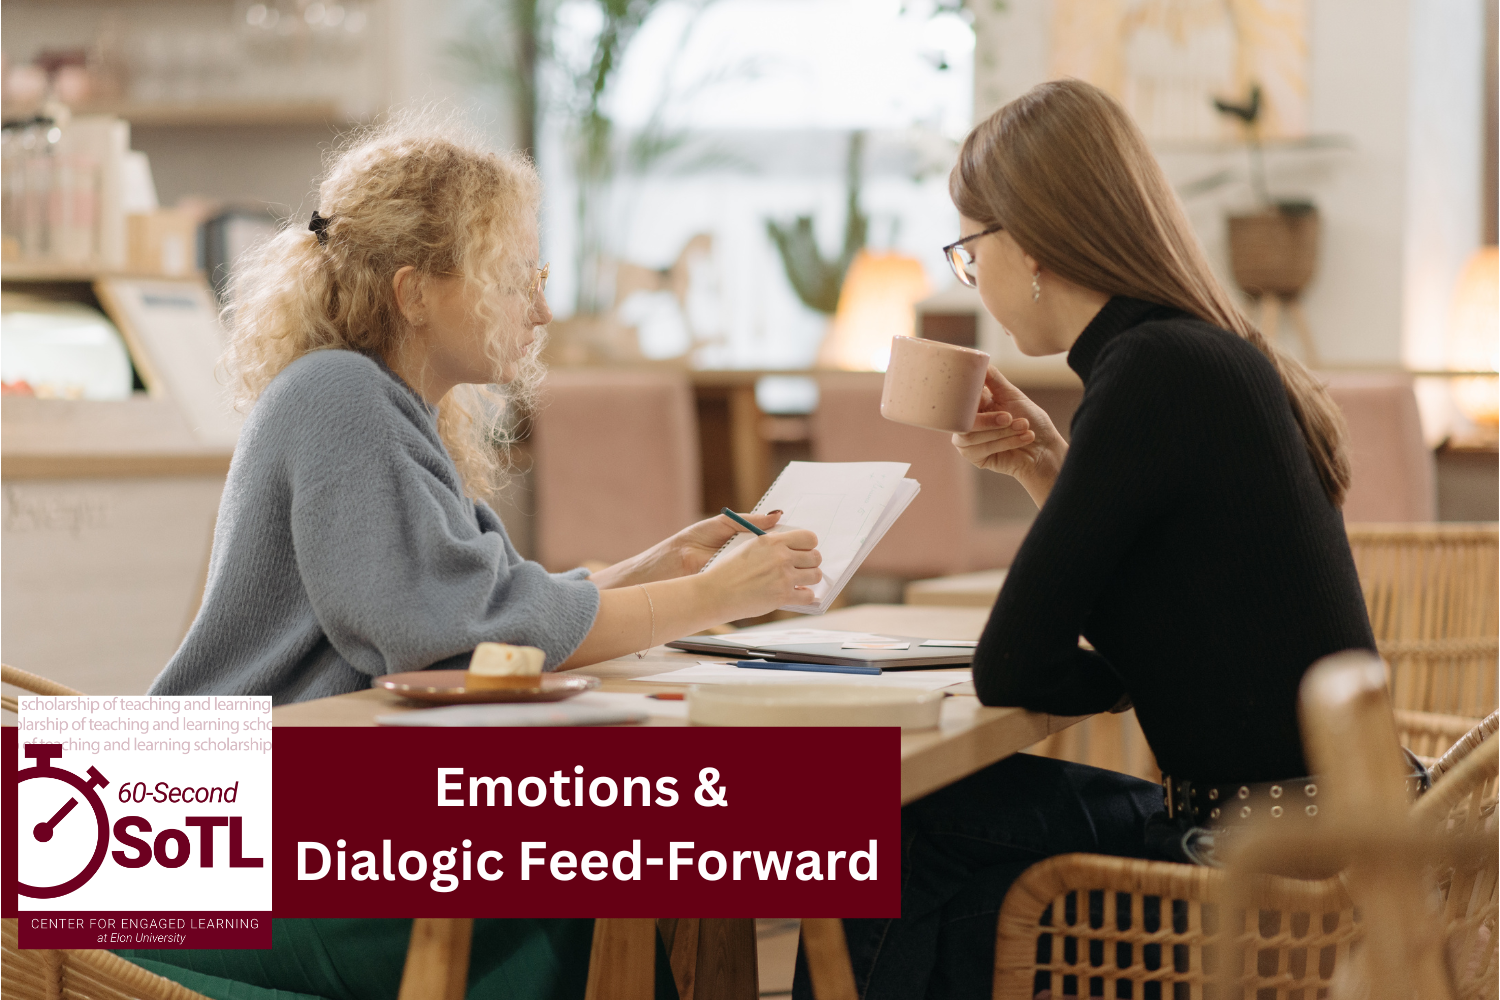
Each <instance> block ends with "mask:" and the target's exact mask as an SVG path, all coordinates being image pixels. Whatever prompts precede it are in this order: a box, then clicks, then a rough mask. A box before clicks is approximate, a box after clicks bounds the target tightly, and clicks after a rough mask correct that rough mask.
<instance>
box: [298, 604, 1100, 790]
mask: <svg viewBox="0 0 1500 1000" xmlns="http://www.w3.org/2000/svg"><path fill="white" fill-rule="evenodd" d="M988 616H989V611H988V609H987V608H963V607H931V606H910V605H901V604H862V605H858V606H856V607H852V608H840V609H839V610H837V611H830V612H828V613H827V614H825V615H823V616H822V617H820V618H816V619H810V620H808V621H807V622H806V623H805V624H806V626H808V627H815V628H833V629H844V630H848V631H852V632H895V633H897V634H900V635H924V636H930V637H942V638H945V639H977V638H978V637H979V633H980V630H981V629H982V628H983V627H984V622H985V619H986V618H988ZM802 625H804V623H803V622H801V621H790V622H777V623H775V624H773V625H768V626H759V627H760V628H786V627H788V626H802ZM751 631H753V630H751ZM703 659H712V657H708V656H705V655H704V654H702V653H684V652H681V651H678V650H673V649H667V648H666V647H665V646H658V647H656V648H655V649H652V650H651V651H649V652H648V653H647V654H646V655H645V657H643V658H640V659H637V658H636V657H635V656H629V657H621V658H619V659H615V660H608V661H605V662H604V663H598V664H595V665H593V666H591V667H579V668H578V669H577V670H576V671H573V672H575V673H580V674H590V675H592V676H595V677H598V678H600V679H601V680H602V681H603V685H602V686H601V690H604V691H637V692H640V691H656V692H665V691H674V690H682V688H679V687H674V686H673V685H670V684H659V683H655V682H643V681H639V680H636V678H638V677H643V676H646V675H648V674H657V673H663V672H665V671H668V670H676V669H678V668H680V667H684V666H689V665H691V664H693V663H696V662H697V661H699V660H703ZM959 690H961V691H967V692H968V693H961V694H954V695H953V696H952V697H950V698H947V699H945V700H944V702H943V713H942V718H941V721H940V723H939V726H938V728H937V729H931V730H925V731H921V732H912V733H906V734H903V735H902V737H901V802H902V804H903V805H904V804H905V803H907V802H911V801H913V800H915V799H919V798H921V797H922V796H924V795H926V794H927V793H929V792H932V791H936V790H937V789H939V788H942V787H943V786H944V785H948V784H952V783H953V782H955V781H957V780H959V779H960V778H963V777H966V776H968V775H970V774H973V773H974V772H976V771H979V770H981V769H982V768H985V767H987V766H989V765H990V764H993V763H994V762H995V761H997V760H1001V759H1002V758H1004V757H1008V756H1010V755H1011V754H1013V753H1015V752H1016V751H1018V750H1021V749H1024V748H1025V747H1028V746H1030V745H1031V744H1033V743H1036V742H1037V741H1039V740H1041V739H1042V738H1043V737H1045V736H1047V735H1048V734H1049V733H1054V732H1057V731H1058V730H1060V729H1065V728H1067V727H1068V726H1071V725H1072V724H1073V723H1075V722H1077V721H1079V720H1078V719H1077V718H1073V717H1064V716H1055V715H1046V714H1044V713H1040V712H1028V711H1025V710H1024V709H1019V708H987V707H985V706H983V705H981V704H979V700H978V699H977V698H975V697H974V696H973V694H972V690H973V689H972V687H965V688H960V689H959ZM421 707H422V706H420V705H416V704H413V703H411V702H407V701H404V700H402V699H401V698H400V697H398V696H396V695H394V694H391V693H390V692H388V691H380V690H375V689H370V690H367V691H356V692H354V693H353V694H345V695H338V696H337V697H333V698H319V699H317V700H315V701H304V702H298V703H296V704H293V705H283V706H281V707H280V708H277V709H275V710H274V711H272V713H271V721H272V723H273V724H274V725H277V726H373V725H375V717H376V716H378V715H389V714H392V713H395V712H406V711H416V710H419V709H420V708H421ZM686 724H687V723H686V722H685V721H684V720H682V719H676V718H653V719H651V720H650V722H648V723H646V725H653V726H682V725H686Z"/></svg>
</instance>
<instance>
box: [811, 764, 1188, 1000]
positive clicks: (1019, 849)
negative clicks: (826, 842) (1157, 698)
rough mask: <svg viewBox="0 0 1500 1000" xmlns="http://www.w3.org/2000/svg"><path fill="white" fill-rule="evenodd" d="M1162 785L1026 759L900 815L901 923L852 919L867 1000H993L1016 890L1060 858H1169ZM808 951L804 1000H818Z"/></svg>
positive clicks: (850, 935)
mask: <svg viewBox="0 0 1500 1000" xmlns="http://www.w3.org/2000/svg"><path fill="white" fill-rule="evenodd" d="M1161 811H1162V791H1161V786H1160V785H1157V784H1153V783H1152V782H1149V781H1142V780H1141V779H1139V778H1132V777H1129V776H1128V775H1124V774H1118V773H1116V772H1114V771H1105V770H1102V769H1100V768H1097V767H1087V766H1085V765H1082V764H1070V763H1067V762H1066V761H1059V760H1052V759H1050V758H1047V757H1033V756H1031V755H1029V754H1016V755H1015V756H1014V757H1008V758H1006V759H1005V760H1002V761H1000V762H999V763H997V764H993V765H991V766H990V767H987V768H985V769H984V770H983V771H980V772H978V773H977V774H973V775H970V776H969V777H967V778H965V779H963V780H962V781H959V782H957V783H955V784H952V785H949V786H948V787H947V788H943V789H940V790H938V791H936V792H933V793H932V794H931V795H929V796H927V797H926V798H924V799H921V800H919V801H917V802H913V803H912V804H911V805H909V806H907V807H906V808H904V809H902V810H901V917H900V919H890V918H880V919H871V918H858V919H846V920H845V921H844V935H845V937H846V938H847V939H848V942H849V958H850V960H851V962H852V963H853V965H854V983H855V988H856V989H857V990H858V991H859V996H860V997H861V998H862V1000H916V998H919V997H927V998H942V1000H947V998H950V997H952V998H964V1000H968V998H973V1000H988V998H989V997H990V995H991V990H992V987H993V982H994V964H995V923H996V919H997V917H998V916H999V913H1000V903H1001V902H1002V901H1003V900H1004V899H1005V893H1006V892H1007V891H1008V890H1009V889H1010V886H1011V883H1012V882H1014V881H1015V880H1016V879H1017V878H1019V877H1020V875H1021V873H1022V872H1024V871H1025V870H1026V869H1027V868H1029V867H1030V866H1031V865H1033V864H1035V863H1036V862H1038V861H1041V860H1042V859H1044V858H1048V857H1051V856H1053V855H1056V854H1068V853H1071V852H1074V851H1086V852H1088V853H1090V854H1113V855H1116V856H1119V857H1128V858H1164V857H1165V856H1164V855H1163V854H1162V853H1160V852H1159V851H1157V850H1153V849H1152V848H1151V847H1148V845H1147V838H1146V821H1147V819H1148V818H1150V817H1151V816H1152V815H1153V814H1155V813H1160V812H1161ZM812 995H813V994H812V983H811V981H810V980H809V979H808V974H807V962H806V959H805V957H804V956H803V954H802V951H801V948H800V947H799V949H798V952H797V972H796V977H795V979H794V980H793V985H792V996H793V997H794V998H795V1000H812Z"/></svg>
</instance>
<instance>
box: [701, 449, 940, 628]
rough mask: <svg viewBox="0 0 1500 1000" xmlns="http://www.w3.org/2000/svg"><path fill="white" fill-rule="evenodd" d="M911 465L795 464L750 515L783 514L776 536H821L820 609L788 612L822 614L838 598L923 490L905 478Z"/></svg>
mask: <svg viewBox="0 0 1500 1000" xmlns="http://www.w3.org/2000/svg"><path fill="white" fill-rule="evenodd" d="M909 468H911V466H910V465H908V464H907V463H906V462H791V463H789V464H788V465H787V467H786V469H785V470H784V471H783V472H782V473H781V475H780V476H777V477H776V482H774V483H772V484H771V488H770V489H769V490H767V491H766V495H765V496H763V497H761V498H760V502H759V503H757V504H756V505H755V509H754V510H753V511H751V513H754V514H761V513H764V512H766V511H768V510H782V511H785V512H786V513H785V514H784V515H782V518H781V521H780V522H779V523H778V524H777V526H776V527H775V528H773V529H772V530H773V531H789V530H792V529H794V528H807V529H810V530H811V531H813V532H814V533H815V534H816V535H817V536H818V551H819V552H821V553H822V555H823V566H822V569H823V580H822V582H821V583H819V584H817V585H816V586H814V587H813V588H812V591H813V596H814V597H816V598H817V603H815V604H787V605H783V607H782V610H784V611H797V612H801V613H802V614H809V615H821V614H822V613H823V612H825V611H827V610H828V606H829V605H830V604H832V603H833V599H834V598H836V597H838V596H839V592H840V591H841V590H843V589H844V585H845V584H847V583H848V582H849V578H850V577H852V576H853V575H854V572H855V570H857V569H859V567H860V564H861V563H863V562H864V561H865V557H866V556H868V555H869V554H870V551H871V550H872V549H874V548H875V545H876V544H877V543H878V542H879V541H880V540H881V539H882V538H884V537H885V533H886V532H887V531H889V530H890V527H891V525H893V524H895V523H896V518H898V517H900V516H901V512H902V511H904V510H906V508H907V505H908V504H910V503H911V502H912V500H913V499H914V498H915V497H916V495H917V493H918V491H920V490H921V488H922V487H921V485H920V484H919V483H918V482H917V481H916V480H915V479H906V478H903V477H904V476H905V475H906V470H907V469H909ZM752 538H754V536H753V535H751V534H749V533H748V532H741V533H740V534H737V535H735V536H734V537H733V538H731V539H730V540H729V542H728V544H726V545H725V546H724V547H723V548H722V549H720V550H719V551H718V552H717V553H715V555H714V557H713V558H712V559H710V560H709V561H708V565H707V566H704V569H708V567H709V566H712V565H714V563H716V562H718V561H719V560H720V559H722V558H724V556H725V555H727V554H728V553H730V552H733V551H734V550H735V549H736V548H738V547H739V546H741V545H746V544H749V542H750V541H751V539H752Z"/></svg>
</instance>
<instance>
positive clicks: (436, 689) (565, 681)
mask: <svg viewBox="0 0 1500 1000" xmlns="http://www.w3.org/2000/svg"><path fill="white" fill-rule="evenodd" d="M467 674H468V671H467V670H414V671H412V672H411V673H406V674H387V675H386V676H384V677H377V678H376V679H375V686H376V687H380V688H385V689H386V690H387V691H390V692H393V693H395V694H399V695H400V696H401V697H403V698H410V699H411V700H412V701H427V702H431V703H433V704H434V705H475V704H481V703H489V702H504V701H562V700H563V699H564V698H571V697H573V696H574V695H575V694H582V693H583V692H585V691H591V690H593V689H594V688H596V687H598V686H599V678H597V677H589V676H587V675H583V674H541V675H539V676H538V677H537V679H536V680H537V683H536V686H535V687H526V688H482V689H480V690H477V691H470V690H467V689H466V688H465V687H464V677H465V676H466V675H467Z"/></svg>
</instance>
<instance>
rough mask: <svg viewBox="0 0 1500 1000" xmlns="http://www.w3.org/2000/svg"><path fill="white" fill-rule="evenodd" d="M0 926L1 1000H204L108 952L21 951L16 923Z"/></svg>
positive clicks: (14, 920)
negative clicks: (0, 958) (0, 953)
mask: <svg viewBox="0 0 1500 1000" xmlns="http://www.w3.org/2000/svg"><path fill="white" fill-rule="evenodd" d="M3 923H4V931H3V934H0V951H3V953H4V958H5V961H4V963H3V967H0V994H4V996H5V998H6V1000H208V998H207V997H205V996H204V995H203V994H202V993H195V992H193V991H192V990H190V989H188V988H187V987H186V986H181V985H179V984H177V983H174V982H172V980H170V979H164V978H163V977H161V976H158V975H156V973H154V972H147V971H146V970H145V969H143V968H141V967H140V966H139V965H134V964H132V963H130V962H127V961H126V960H125V959H123V958H121V957H120V956H118V955H114V954H111V953H110V952H107V951H93V950H88V951H84V950H77V951H51V950H42V949H35V950H26V951H22V950H21V949H20V948H19V947H17V945H16V918H15V917H10V918H8V919H6V920H5V921H4V922H3Z"/></svg>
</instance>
